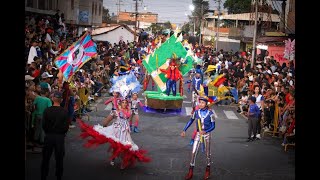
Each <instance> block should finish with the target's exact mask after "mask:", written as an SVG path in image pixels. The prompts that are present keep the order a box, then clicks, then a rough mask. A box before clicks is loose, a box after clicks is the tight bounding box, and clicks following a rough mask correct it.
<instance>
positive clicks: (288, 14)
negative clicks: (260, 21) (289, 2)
mask: <svg viewBox="0 0 320 180" xmlns="http://www.w3.org/2000/svg"><path fill="white" fill-rule="evenodd" d="M275 4H276V5H277V7H279V6H280V5H279V4H277V3H275ZM279 9H281V7H279ZM276 10H277V11H278V12H279V10H278V9H277V8H276ZM284 13H285V12H284ZM285 14H286V13H285ZM286 16H287V18H288V19H289V20H290V21H291V22H292V23H293V24H295V22H294V21H293V20H292V19H291V18H290V16H289V13H287V14H286Z"/></svg>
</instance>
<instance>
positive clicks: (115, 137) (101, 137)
mask: <svg viewBox="0 0 320 180" xmlns="http://www.w3.org/2000/svg"><path fill="white" fill-rule="evenodd" d="M112 82H113V86H112V87H111V89H110V91H113V92H119V93H120V95H121V100H120V105H119V106H118V107H116V110H115V111H114V113H115V114H114V116H113V117H114V119H115V121H114V122H113V123H112V124H111V125H110V126H108V124H109V123H110V121H111V120H112V119H111V120H110V121H104V123H103V125H100V124H98V125H94V126H93V127H92V126H90V125H87V124H85V123H84V122H83V121H79V123H80V127H81V129H82V134H81V137H82V138H87V137H92V139H89V140H88V141H87V143H86V144H85V146H86V147H92V146H98V145H101V144H104V143H109V144H110V148H109V150H112V155H111V157H110V160H111V161H110V164H111V165H114V160H115V159H116V158H121V159H122V161H121V166H120V168H121V169H124V168H127V167H128V166H129V165H131V166H133V165H134V163H135V162H136V161H140V162H149V161H150V158H148V157H146V155H145V154H146V151H145V150H141V149H139V147H138V145H136V144H135V143H134V142H133V140H132V138H131V135H130V125H129V120H130V117H131V109H130V106H129V100H128V96H127V95H128V94H129V92H130V91H133V92H138V90H139V89H141V85H140V83H139V81H138V80H137V78H136V77H135V76H134V74H133V73H128V74H126V75H122V76H115V77H113V79H112Z"/></svg>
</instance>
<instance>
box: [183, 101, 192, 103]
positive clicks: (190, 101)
mask: <svg viewBox="0 0 320 180" xmlns="http://www.w3.org/2000/svg"><path fill="white" fill-rule="evenodd" d="M183 103H188V104H191V101H183Z"/></svg>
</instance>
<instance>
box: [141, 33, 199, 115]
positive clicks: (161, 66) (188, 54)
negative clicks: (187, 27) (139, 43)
mask: <svg viewBox="0 0 320 180" xmlns="http://www.w3.org/2000/svg"><path fill="white" fill-rule="evenodd" d="M180 36H182V35H180ZM180 39H181V37H177V33H174V34H173V35H172V36H171V37H170V38H169V39H167V40H166V41H165V42H164V43H162V44H161V46H159V47H158V48H157V49H155V51H154V52H153V53H152V54H149V55H148V56H147V57H146V58H145V59H144V60H143V62H142V64H143V66H144V67H145V69H146V71H147V73H146V74H147V77H146V78H145V81H144V90H145V91H144V95H145V104H146V106H147V108H148V109H156V110H159V109H162V110H164V111H166V110H169V109H170V110H178V111H179V110H180V111H181V108H182V102H183V76H184V75H186V74H187V73H188V72H189V71H190V70H191V69H192V68H193V62H194V59H193V57H192V51H191V50H190V48H185V47H184V45H182V43H181V40H180ZM173 66H174V67H175V68H176V69H177V70H178V72H177V73H176V74H178V75H177V76H179V77H181V78H180V79H178V80H177V81H179V84H177V85H178V86H177V87H178V88H177V90H178V92H176V93H173V92H170V94H169V95H167V91H166V90H167V86H168V84H169V83H168V82H167V81H168V78H169V77H168V72H169V71H170V68H171V67H173ZM174 72H175V71H174ZM169 73H170V72H169ZM150 79H152V80H153V81H154V83H155V85H156V86H157V90H156V91H146V88H147V86H148V83H149V80H150Z"/></svg>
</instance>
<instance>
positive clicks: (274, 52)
mask: <svg viewBox="0 0 320 180" xmlns="http://www.w3.org/2000/svg"><path fill="white" fill-rule="evenodd" d="M268 52H269V56H273V57H274V59H275V60H277V62H279V63H280V65H282V63H284V62H285V63H287V64H288V63H289V60H288V59H286V58H284V57H283V55H284V46H268Z"/></svg>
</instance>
